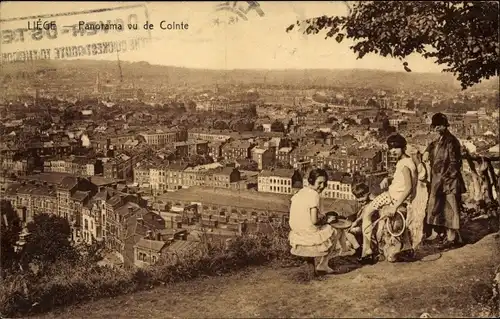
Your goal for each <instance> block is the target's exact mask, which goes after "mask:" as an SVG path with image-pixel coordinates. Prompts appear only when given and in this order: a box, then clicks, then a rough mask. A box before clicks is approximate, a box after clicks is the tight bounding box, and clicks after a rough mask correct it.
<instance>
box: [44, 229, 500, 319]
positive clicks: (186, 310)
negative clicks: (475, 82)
mask: <svg viewBox="0 0 500 319" xmlns="http://www.w3.org/2000/svg"><path fill="white" fill-rule="evenodd" d="M499 240H500V237H499V236H498V234H491V235H489V236H487V237H485V238H483V239H482V240H481V241H479V242H477V243H475V244H473V245H467V246H465V247H462V248H460V249H456V250H452V251H447V252H444V253H443V254H442V256H441V258H439V259H437V260H433V261H418V262H414V263H398V264H391V263H387V262H383V263H379V264H376V265H374V266H364V267H362V268H357V269H352V268H349V266H348V264H346V263H345V262H342V261H337V262H334V265H333V266H334V267H335V269H336V270H337V271H338V272H339V273H338V274H336V275H332V276H329V277H326V278H324V279H323V280H319V281H318V280H315V281H300V280H298V278H299V277H298V274H299V272H300V271H303V269H300V268H299V269H297V268H279V267H252V268H250V269H248V270H245V271H242V272H239V273H236V274H232V275H226V276H221V277H210V278H205V279H197V280H195V281H191V282H183V283H178V284H175V285H167V286H165V287H159V288H155V289H151V290H149V291H143V292H138V293H135V294H130V295H125V296H119V297H116V298H113V299H102V300H98V301H95V302H91V303H88V304H83V305H81V304H80V305H78V306H72V307H69V308H66V309H61V310H57V311H55V312H52V313H49V314H46V315H43V316H41V317H39V318H45V319H48V318H61V319H62V318H69V317H73V318H80V317H81V318H84V317H85V318H103V319H104V318H251V317H252V318H297V317H299V318H312V317H314V318H328V317H330V318H332V317H337V318H341V317H353V318H363V317H374V318H375V317H378V318H388V317H389V318H393V317H399V318H405V317H411V318H418V317H419V316H420V315H422V314H423V313H428V314H430V315H431V317H433V318H436V317H441V318H446V317H448V318H450V317H455V318H460V317H483V318H484V317H486V318H487V317H495V313H494V312H490V311H491V310H490V309H489V308H488V307H487V306H486V304H487V299H488V298H489V297H490V296H491V295H490V293H491V282H492V274H493V273H494V270H495V268H496V267H497V266H498V264H499V263H500V255H499V252H498V249H499V247H500V241H499Z"/></svg>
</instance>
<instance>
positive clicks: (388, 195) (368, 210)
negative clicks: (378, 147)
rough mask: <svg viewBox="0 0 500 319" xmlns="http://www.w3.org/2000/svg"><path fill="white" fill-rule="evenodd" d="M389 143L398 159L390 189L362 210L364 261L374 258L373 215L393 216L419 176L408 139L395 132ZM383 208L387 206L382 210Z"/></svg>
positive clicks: (390, 148)
mask: <svg viewBox="0 0 500 319" xmlns="http://www.w3.org/2000/svg"><path fill="white" fill-rule="evenodd" d="M387 145H388V147H389V152H390V153H391V155H393V156H394V157H396V158H397V159H398V161H397V163H396V168H395V172H394V176H393V179H392V182H391V184H390V185H389V187H388V190H387V191H385V192H383V193H382V194H380V195H378V196H377V197H375V198H374V199H373V201H372V202H370V203H369V204H368V205H366V206H365V207H364V209H363V212H362V216H361V219H362V226H361V227H362V233H363V245H362V261H364V260H369V259H372V257H373V256H372V255H373V251H372V248H371V238H372V230H373V229H372V222H373V221H372V217H373V214H374V213H375V212H376V211H380V213H381V214H383V215H385V216H389V217H392V216H394V214H395V213H396V211H397V210H398V209H399V208H400V207H401V206H403V204H404V203H405V202H406V200H407V199H408V198H409V197H410V195H411V194H412V192H413V190H414V188H415V187H414V186H415V184H416V178H417V168H416V166H415V163H414V162H413V160H412V159H411V157H410V156H408V155H407V154H406V153H405V151H406V139H405V138H404V137H403V136H401V135H400V134H393V135H391V136H389V137H388V138H387ZM382 208H385V209H383V210H382Z"/></svg>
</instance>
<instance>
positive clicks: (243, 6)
mask: <svg viewBox="0 0 500 319" xmlns="http://www.w3.org/2000/svg"><path fill="white" fill-rule="evenodd" d="M215 12H216V13H226V16H227V17H226V18H222V17H221V16H220V15H219V14H218V16H217V17H216V18H214V19H213V25H215V26H220V25H224V24H225V25H231V24H235V23H237V22H239V21H240V20H242V21H248V15H249V13H250V12H255V13H256V14H257V15H258V16H259V17H263V16H265V13H264V11H263V10H262V8H261V7H260V4H259V2H258V1H225V2H223V3H220V4H217V5H216V6H215ZM227 13H229V14H227Z"/></svg>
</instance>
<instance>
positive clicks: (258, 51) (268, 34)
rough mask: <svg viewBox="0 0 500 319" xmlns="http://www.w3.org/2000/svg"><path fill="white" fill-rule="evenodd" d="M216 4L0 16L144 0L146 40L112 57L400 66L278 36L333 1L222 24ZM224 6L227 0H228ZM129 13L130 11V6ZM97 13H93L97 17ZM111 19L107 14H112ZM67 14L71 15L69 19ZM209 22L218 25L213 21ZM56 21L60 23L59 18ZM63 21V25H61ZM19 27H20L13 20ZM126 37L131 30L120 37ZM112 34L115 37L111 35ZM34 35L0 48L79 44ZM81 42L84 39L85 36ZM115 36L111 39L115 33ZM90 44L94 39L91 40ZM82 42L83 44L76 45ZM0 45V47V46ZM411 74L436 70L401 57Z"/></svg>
mask: <svg viewBox="0 0 500 319" xmlns="http://www.w3.org/2000/svg"><path fill="white" fill-rule="evenodd" d="M222 3H224V2H189V1H183V2H163V3H162V2H135V3H131V2H126V3H123V2H122V3H120V2H77V3H71V2H64V1H51V2H27V1H26V2H24V1H23V2H8V1H6V2H1V4H0V18H1V20H6V19H7V20H8V19H10V18H17V17H27V16H37V15H43V14H53V13H62V12H74V11H85V10H91V9H99V8H112V7H118V6H124V5H132V4H145V5H146V7H147V12H148V15H149V22H150V23H152V24H154V26H155V28H154V30H151V31H150V32H151V37H152V39H153V41H152V42H151V43H149V44H147V45H146V46H145V47H143V48H141V49H139V50H135V51H127V52H122V53H121V54H120V59H121V60H124V61H134V62H135V61H146V62H149V63H151V64H160V65H172V66H181V67H189V68H208V69H289V68H293V69H310V68H325V69H357V68H360V69H378V70H387V71H403V66H402V62H400V61H399V60H397V59H392V58H384V57H381V56H378V55H375V54H369V55H366V56H365V57H364V58H363V59H359V60H357V59H356V55H355V54H354V53H353V52H352V51H351V50H350V49H349V45H350V42H348V41H345V40H344V41H343V42H342V43H340V44H339V43H337V42H336V41H335V40H334V39H332V38H329V39H327V40H325V36H324V33H323V34H318V35H303V34H302V33H301V32H299V31H295V30H294V31H292V32H290V33H286V32H285V29H286V28H287V27H288V26H289V25H290V24H292V23H294V22H295V21H296V20H297V19H303V18H310V17H315V16H319V15H323V14H327V15H344V14H346V13H347V6H346V5H345V3H343V2H337V1H323V2H315V1H311V2H309V1H307V2H306V1H304V2H260V8H261V9H262V12H263V13H264V15H263V16H260V15H259V14H258V13H257V12H256V11H249V12H248V13H247V14H246V17H247V20H246V21H244V20H243V19H241V18H239V19H238V21H237V22H236V23H234V24H228V22H229V21H230V19H231V17H236V15H235V14H234V13H230V12H228V11H216V10H215V9H216V6H217V5H220V4H222ZM230 3H231V4H230V5H232V3H233V2H230ZM236 7H241V8H244V7H248V4H247V2H246V1H238V2H236ZM133 10H137V9H133ZM105 14H106V17H110V14H111V15H116V13H115V12H112V13H109V12H108V13H105ZM138 15H139V16H140V21H142V22H144V21H143V20H145V19H146V18H145V16H144V11H143V10H139V11H138ZM82 16H83V15H80V16H70V17H62V18H59V17H57V18H56V19H58V20H56V22H57V23H58V28H59V23H63V24H66V25H67V24H77V23H78V21H79V20H81V19H82V18H81V17H82ZM95 16H96V15H92V14H87V15H84V16H83V17H84V18H83V19H85V20H87V19H90V20H91V19H92V18H95ZM102 16H103V14H101V15H100V17H102ZM114 17H115V16H113V18H114ZM68 19H73V20H71V21H69V20H68ZM216 19H218V20H219V22H220V23H219V25H216V24H215V21H216ZM63 20H64V21H63ZM28 21H36V19H31V20H30V19H28V20H21V21H16V22H12V21H2V23H1V29H2V30H5V29H15V28H19V27H26V25H27V22H28ZM61 21H63V22H61ZM161 21H166V23H171V22H175V23H181V22H183V23H187V24H189V28H188V29H187V30H161V29H160V28H159V25H160V22H161ZM21 24H22V25H21ZM143 24H144V23H140V25H139V29H140V30H138V31H136V32H135V34H134V35H133V36H139V34H141V35H144V34H146V31H145V30H144V29H143V28H142V25H143ZM125 34H127V36H132V35H131V34H132V32H128V31H127V32H123V33H122V35H125ZM109 37H110V35H108V36H107V37H104V36H102V37H101V36H100V35H97V36H94V37H93V38H92V39H93V40H92V42H94V41H97V40H95V39H99V41H100V40H101V39H102V41H106V40H109ZM116 37H117V36H116ZM65 39H66V40H64V39H63V38H60V39H56V40H50V41H49V40H47V41H46V40H45V39H44V40H42V41H38V42H36V41H32V42H31V43H25V44H24V45H26V47H24V46H23V44H21V43H11V44H10V46H8V45H5V44H3V45H2V47H3V48H4V49H3V52H6V50H7V51H9V50H10V51H9V52H11V51H17V50H26V49H33V47H29V46H30V45H31V46H35V47H36V46H47V45H50V46H53V47H56V46H57V47H59V46H65V45H75V44H82V43H76V42H74V41H77V42H78V41H80V40H79V39H83V38H78V39H77V38H75V39H73V38H72V39H69V38H65ZM85 39H86V40H85V41H89V40H88V39H90V38H85ZM116 39H118V38H116ZM99 41H97V42H99ZM84 44H88V42H87V43H84ZM0 50H1V48H0ZM86 58H92V59H112V60H115V59H116V55H115V54H105V55H94V56H90V57H86ZM406 61H407V62H408V63H409V66H410V68H411V69H412V70H413V71H414V72H441V70H442V68H441V67H439V66H437V65H436V64H434V63H433V61H432V60H425V59H423V58H422V57H420V56H419V55H414V56H413V55H412V56H410V57H409V58H408V59H407V60H406Z"/></svg>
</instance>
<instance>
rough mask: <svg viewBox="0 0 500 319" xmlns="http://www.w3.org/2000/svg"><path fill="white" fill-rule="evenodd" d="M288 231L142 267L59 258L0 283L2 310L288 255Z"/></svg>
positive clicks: (70, 300)
mask: <svg viewBox="0 0 500 319" xmlns="http://www.w3.org/2000/svg"><path fill="white" fill-rule="evenodd" d="M287 234H288V233H287V231H286V229H285V228H278V229H277V230H276V231H275V234H273V235H265V234H257V235H254V236H240V237H237V238H235V239H233V240H232V241H231V243H230V244H229V245H228V247H226V248H225V247H223V246H222V245H218V244H214V243H213V242H209V241H202V244H203V252H202V253H201V254H200V253H194V252H190V253H187V254H182V255H177V256H170V257H168V258H164V259H160V260H159V261H158V262H157V263H156V264H154V265H152V266H149V267H146V268H142V269H132V270H124V269H118V268H113V267H109V266H98V265H96V264H89V262H88V261H86V260H82V261H80V262H79V263H78V264H77V265H75V264H74V263H73V262H72V261H71V262H70V261H60V262H56V263H54V264H51V265H50V266H48V267H46V268H44V270H43V272H39V273H36V274H35V273H33V272H28V273H25V274H16V275H8V276H6V277H5V279H4V282H3V284H2V285H1V287H0V309H2V313H1V314H2V315H5V316H19V315H27V314H34V313H41V312H47V311H50V310H52V309H54V308H56V307H61V306H68V305H71V304H76V303H82V302H85V301H90V300H95V299H99V298H105V297H114V296H118V295H122V294H128V293H132V292H135V291H139V290H144V289H150V288H152V287H154V286H158V285H165V284H170V283H175V282H179V281H187V280H191V279H194V278H197V277H200V276H220V275H222V274H225V273H229V272H232V271H236V270H239V269H242V268H244V267H247V266H250V265H263V264H266V263H269V262H272V261H275V260H280V259H282V258H287V256H288V252H289V247H288V241H287V237H286V235H287ZM68 263H71V265H70V264H68Z"/></svg>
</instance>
